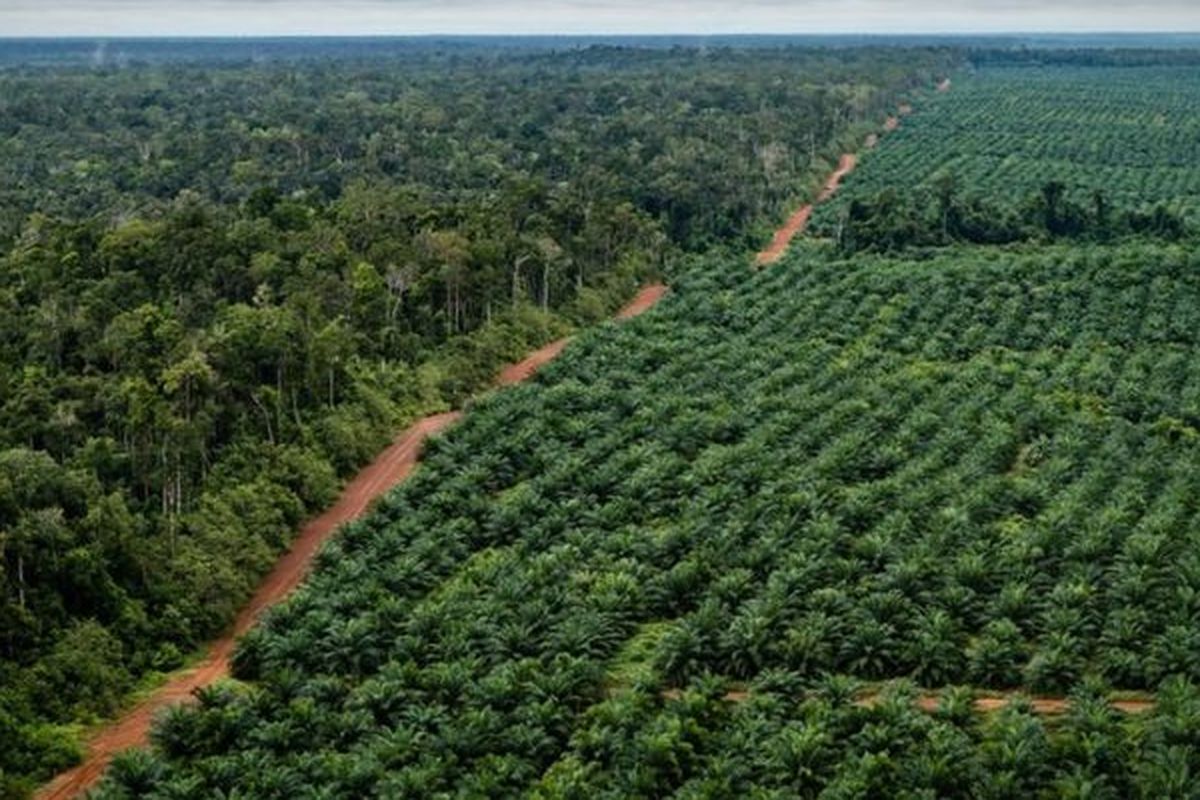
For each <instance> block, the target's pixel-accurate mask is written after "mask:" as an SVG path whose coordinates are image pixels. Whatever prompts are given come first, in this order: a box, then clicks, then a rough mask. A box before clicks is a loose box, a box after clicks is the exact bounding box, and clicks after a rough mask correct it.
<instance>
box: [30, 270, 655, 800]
mask: <svg viewBox="0 0 1200 800" xmlns="http://www.w3.org/2000/svg"><path fill="white" fill-rule="evenodd" d="M666 292H667V287H666V286H663V285H662V284H655V285H652V286H647V287H645V288H644V289H642V290H641V291H640V292H639V293H638V294H637V296H635V297H634V298H633V300H632V301H631V302H630V303H629V304H628V305H627V306H625V307H624V308H623V309H621V311H619V312H618V313H617V315H616V318H617V319H622V320H624V319H631V318H633V317H636V316H638V315H639V314H642V313H645V312H646V311H648V310H649V309H650V308H652V307H653V306H654V304H655V303H657V302H658V301H659V300H661V299H662V297H663V295H664V294H666ZM569 341H570V340H569V339H560V340H559V341H557V342H553V343H552V344H549V345H547V346H545V347H543V348H542V349H540V350H538V351H537V352H535V353H533V354H532V355H531V356H529V358H527V359H525V360H524V361H522V362H520V363H519V364H514V365H512V366H510V367H507V368H505V369H504V370H503V371H502V372H501V373H500V375H499V377H498V378H497V380H496V382H497V384H498V385H500V386H507V385H510V384H513V383H518V382H520V381H523V380H525V379H527V378H529V377H530V376H531V375H533V374H534V373H535V372H537V370H538V368H540V367H541V366H542V365H543V364H545V363H547V362H549V361H551V360H552V359H553V358H554V357H555V356H557V355H558V354H559V353H561V352H562V350H563V348H564V347H566V346H567V344H568V342H569ZM460 417H462V414H461V413H460V412H458V411H451V412H448V413H445V414H435V415H433V416H429V417H425V418H424V419H422V420H419V421H417V422H415V423H414V424H413V425H412V426H411V427H409V428H408V430H406V431H404V432H403V433H402V434H400V436H398V437H397V438H396V440H395V441H394V442H393V443H392V445H391V446H390V447H388V449H386V450H384V451H383V452H382V453H380V454H379V456H378V457H377V458H376V459H375V460H374V461H373V462H371V464H370V465H369V466H367V467H366V468H364V469H363V470H362V471H361V472H359V473H358V474H357V475H355V476H354V478H353V479H352V480H351V481H350V483H348V484H347V485H346V487H345V489H344V490H343V491H342V494H341V496H340V497H339V498H338V500H337V502H336V503H335V504H334V505H333V506H332V507H331V508H329V509H328V510H327V511H325V512H324V513H323V514H321V516H319V517H317V518H316V519H314V520H312V521H311V522H309V523H307V524H306V525H305V526H304V528H303V529H302V530H301V531H300V535H299V536H298V537H296V540H295V541H294V542H293V543H292V548H291V550H289V551H288V552H287V553H286V554H284V555H283V556H282V557H281V558H280V559H279V561H277V562H276V563H275V567H274V568H273V569H272V570H271V573H270V574H269V575H268V576H267V577H266V578H265V579H264V580H263V582H262V583H261V584H259V587H258V589H257V590H256V591H255V593H254V596H253V597H252V598H251V599H250V602H249V603H247V604H246V606H245V607H244V608H243V609H242V610H241V612H240V613H239V614H238V615H237V618H236V619H235V620H234V622H233V625H232V626H231V627H230V629H229V631H228V632H226V633H225V635H223V636H222V637H221V638H220V639H218V640H216V641H215V642H213V643H212V644H211V645H210V646H209V649H208V653H207V654H206V655H205V657H204V660H203V661H201V662H200V663H199V664H197V665H196V666H195V667H193V668H191V669H187V670H183V671H180V672H178V673H175V674H174V675H172V676H171V678H170V679H169V680H168V681H167V682H166V683H165V684H163V685H162V686H161V687H159V688H158V689H156V690H155V691H154V693H153V694H152V695H150V697H148V698H146V699H145V700H143V701H142V702H141V703H139V704H138V705H136V706H134V707H133V708H132V709H131V710H130V711H129V712H127V713H126V714H125V715H124V716H123V717H121V718H120V719H118V720H116V721H115V722H113V723H111V724H109V725H106V726H105V727H103V728H101V729H100V730H98V731H97V732H96V733H95V734H94V735H93V736H92V737H91V738H90V739H89V740H88V742H87V753H86V755H85V757H84V760H83V762H82V763H81V764H79V765H78V766H76V767H74V768H72V769H70V770H68V771H67V772H64V773H62V774H60V775H59V776H58V777H56V778H55V779H54V780H53V781H51V782H50V783H48V784H46V785H45V786H43V787H42V788H41V789H39V790H38V792H37V793H36V794H35V795H34V797H35V798H36V800H69V798H72V797H75V796H77V795H79V794H81V793H83V792H85V791H87V789H89V788H91V787H92V786H93V785H94V784H95V783H96V782H97V781H99V780H100V777H101V776H102V775H103V774H104V770H105V769H106V768H107V767H108V764H109V762H110V761H112V758H113V756H115V755H116V754H117V753H119V752H121V751H122V750H127V749H129V748H131V747H139V746H143V745H145V744H146V742H147V741H148V736H149V733H150V728H151V725H152V723H153V722H154V717H155V716H156V714H157V713H158V712H159V711H161V710H162V709H164V708H166V707H167V706H170V705H174V704H176V703H183V702H188V701H189V700H191V698H192V695H193V693H194V692H195V691H196V690H197V689H201V688H203V687H205V686H209V685H210V684H212V683H215V682H216V681H218V680H220V679H221V678H224V677H226V676H228V675H229V658H230V656H231V655H233V650H234V646H235V644H236V642H237V639H238V637H240V636H242V635H244V634H245V633H246V632H247V631H248V630H250V628H251V627H253V626H254V623H255V621H257V619H258V617H259V615H260V614H261V613H262V612H263V611H264V610H266V609H267V608H270V607H271V606H273V605H275V604H276V603H278V602H279V601H281V600H283V599H284V598H285V597H287V596H288V594H290V593H291V592H292V590H294V589H295V588H296V587H297V586H299V585H300V583H301V582H302V581H303V580H304V578H305V576H306V575H307V574H308V569H309V567H310V566H311V565H312V561H313V558H315V557H316V554H317V552H318V551H319V550H320V549H321V545H322V544H324V543H325V541H326V540H327V539H328V538H329V537H330V536H332V535H333V533H334V532H335V531H337V530H338V528H340V527H341V526H342V525H344V524H346V523H347V522H351V521H352V520H355V519H357V518H358V517H360V516H362V514H363V512H365V511H366V510H367V509H368V508H369V507H370V506H371V504H372V503H373V502H374V501H375V500H377V499H378V498H379V497H380V496H382V495H383V494H385V493H386V492H387V491H388V490H389V489H391V488H392V487H393V486H395V485H396V484H398V483H400V482H401V481H402V480H404V479H405V478H407V477H408V475H409V474H410V473H411V472H412V471H413V469H414V468H416V466H417V463H418V461H419V459H420V455H421V446H422V445H423V444H424V443H425V440H426V439H428V438H429V437H430V436H433V435H434V434H436V433H438V432H440V431H442V430H444V429H445V428H447V427H448V426H449V425H451V424H453V423H454V422H456V421H457V420H458V419H459V418H460Z"/></svg>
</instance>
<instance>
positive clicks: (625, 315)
mask: <svg viewBox="0 0 1200 800" xmlns="http://www.w3.org/2000/svg"><path fill="white" fill-rule="evenodd" d="M666 293H667V287H666V286H665V285H663V284H661V283H656V284H653V285H651V286H646V287H645V288H643V289H642V290H641V291H640V292H638V293H637V294H636V295H634V298H633V299H632V300H630V301H629V304H628V305H626V306H625V307H624V308H622V309H621V310H620V311H618V312H617V313H616V317H615V318H616V319H619V320H625V319H633V318H634V317H636V316H638V315H639V314H644V313H646V312H647V311H649V310H650V309H651V308H653V307H654V304H655V303H657V302H658V301H659V300H661V299H662V297H663V295H664V294H666ZM570 342H571V339H570V337H568V338H566V339H559V340H558V341H557V342H551V343H550V344H548V345H546V346H545V347H543V348H542V349H540V350H536V351H534V352H533V353H530V354H529V355H528V356H527V357H526V358H525V360H524V361H519V362H517V363H516V364H512V365H510V366H508V367H505V368H504V370H503V371H502V372H501V373H500V376H499V377H498V378H496V384H497V385H499V386H510V385H511V384H514V383H520V382H521V381H525V380H529V378H530V377H532V376H533V375H534V374H535V373H536V372H537V371H538V370H539V369H541V368H542V367H543V366H545V365H546V364H548V363H550V362H551V361H553V360H554V359H555V358H557V357H558V354H559V353H561V352H562V351H563V348H564V347H566V346H567V345H568V344H570Z"/></svg>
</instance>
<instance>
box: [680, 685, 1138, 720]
mask: <svg viewBox="0 0 1200 800" xmlns="http://www.w3.org/2000/svg"><path fill="white" fill-rule="evenodd" d="M662 696H663V698H664V699H666V700H678V699H680V698H681V697H683V692H681V691H680V690H678V689H667V690H665V691H664V692H663V693H662ZM750 697H751V694H750V692H748V691H746V690H744V689H738V690H734V691H730V692H726V693H725V696H724V698H723V699H724V700H725V702H727V703H745V702H746V701H747V700H749V699H750ZM1019 697H1023V698H1025V699H1027V700H1029V704H1030V706H1031V707H1032V708H1033V713H1035V714H1038V715H1040V716H1044V717H1053V716H1059V715H1061V714H1065V713H1067V711H1069V710H1070V702H1069V701H1068V700H1066V699H1065V698H1062V697H1031V696H1028V695H1023V694H1020V693H1017V692H1010V693H1008V694H1005V695H1000V696H997V697H977V698H975V702H974V705H975V710H976V711H977V712H978V713H980V714H991V713H995V712H997V711H1000V710H1001V709H1003V708H1004V707H1005V706H1007V705H1008V704H1009V703H1011V702H1013V701H1014V700H1016V699H1017V698H1019ZM882 699H883V697H882V695H880V694H877V693H869V694H863V695H860V696H858V697H856V698H855V699H854V705H856V706H859V707H860V708H874V707H875V706H876V705H878V704H879V702H880V701H881V700H882ZM1109 703H1110V705H1112V707H1113V708H1114V709H1116V710H1117V711H1120V712H1122V713H1125V714H1144V713H1146V712H1148V711H1153V710H1154V701H1153V700H1110V701H1109ZM914 705H915V706H916V707H917V708H919V709H921V710H922V711H927V712H930V713H932V712H934V711H937V710H938V707H939V706H940V705H941V697H940V696H939V695H937V694H922V695H918V696H917V698H916V700H915V701H914Z"/></svg>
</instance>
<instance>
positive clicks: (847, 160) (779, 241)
mask: <svg viewBox="0 0 1200 800" xmlns="http://www.w3.org/2000/svg"><path fill="white" fill-rule="evenodd" d="M857 164H858V156H856V155H854V154H853V153H846V154H845V155H843V156H842V158H841V161H840V162H838V167H837V169H835V170H834V171H833V174H832V175H830V176H829V178H828V179H827V180H826V181H825V186H824V187H823V188H822V189H821V193H820V194H819V195H817V199H816V201H815V202H814V203H810V204H808V205H804V206H801V207H800V208H799V209H797V211H796V213H794V214H792V216H791V217H789V218H788V221H787V222H786V223H784V225H783V227H782V228H780V229H779V230H777V231H776V232H775V236H774V238H773V239H771V244H770V246H768V247H767V249H766V250H763V251H762V252H761V253H759V254H758V256H757V257H756V258H755V260H754V263H755V265H757V266H760V267H764V266H767V265H769V264H774V263H775V262H777V261H778V260H779V259H781V258H783V254H784V253H786V252H787V249H788V245H789V244H791V243H792V239H794V238H796V237H797V236H799V235H800V234H801V233H803V232H804V229H805V228H807V227H808V220H809V217H811V216H812V212H813V206H814V205H815V204H816V203H823V202H825V201H826V200H828V199H829V198H831V197H833V195H834V193H835V192H837V190H838V187H839V186H841V184H842V178H844V177H846V176H847V175H849V174H850V173H851V172H852V171H853V170H854V167H855V166H856V165H857Z"/></svg>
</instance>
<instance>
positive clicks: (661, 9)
mask: <svg viewBox="0 0 1200 800" xmlns="http://www.w3.org/2000/svg"><path fill="white" fill-rule="evenodd" d="M1045 30H1054V31H1114V30H1136V31H1147V30H1152V31H1184V30H1187V31H1194V30H1200V3H1198V2H1197V1H1196V0H1142V2H1137V1H1136V0H1134V2H1128V1H1127V0H938V1H934V0H741V1H740V2H731V1H730V0H686V2H685V0H566V2H564V1H563V0H524V1H523V2H517V0H492V1H491V2H488V0H441V2H438V1H437V0H342V1H341V2H330V0H325V1H324V2H322V1H321V0H0V35H5V36H25V35H59V36H65V35H82V36H92V35H103V36H114V35H155V34H170V35H210V34H211V35H263V34H398V35H403V34H428V33H468V34H482V33H576V34H579V33H723V32H727V33H766V32H776V33H836V32H850V33H903V32H994V31H1014V32H1017V31H1020V32H1025V31H1045Z"/></svg>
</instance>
